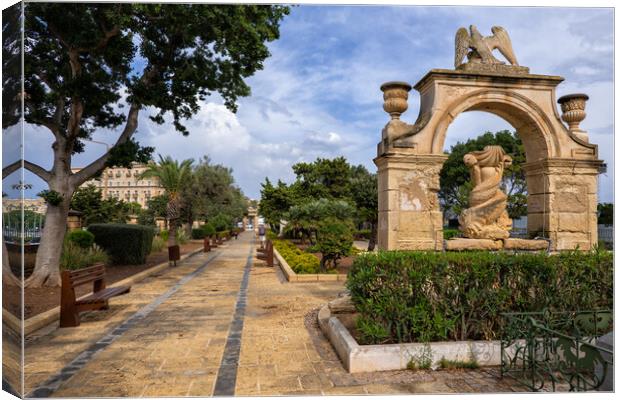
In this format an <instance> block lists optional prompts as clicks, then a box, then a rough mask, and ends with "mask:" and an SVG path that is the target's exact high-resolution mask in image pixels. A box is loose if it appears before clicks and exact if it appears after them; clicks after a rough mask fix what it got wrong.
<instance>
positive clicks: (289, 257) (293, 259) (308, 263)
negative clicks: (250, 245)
mask: <svg viewBox="0 0 620 400" xmlns="http://www.w3.org/2000/svg"><path fill="white" fill-rule="evenodd" d="M273 246H274V247H275V248H276V249H277V250H278V253H280V255H281V256H282V257H284V259H285V260H286V262H287V263H288V265H289V266H290V267H291V269H292V270H293V271H295V273H296V274H318V273H319V259H318V258H316V257H315V256H313V255H312V254H308V253H305V252H303V251H301V250H300V249H299V248H298V247H297V246H295V245H294V244H293V243H291V242H289V241H288V240H274V241H273Z"/></svg>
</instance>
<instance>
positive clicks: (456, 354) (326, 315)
mask: <svg viewBox="0 0 620 400" xmlns="http://www.w3.org/2000/svg"><path fill="white" fill-rule="evenodd" d="M318 322H319V326H320V327H321V330H322V331H323V333H324V334H325V336H327V338H328V339H329V341H330V342H331V344H332V346H333V347H334V349H335V350H336V353H337V354H338V356H339V357H340V359H341V360H342V363H343V364H344V367H345V368H346V370H347V371H348V372H350V373H353V372H375V371H392V370H402V369H407V364H408V363H409V362H410V361H412V360H414V361H418V360H420V359H423V358H425V357H428V358H430V361H431V368H432V369H436V368H437V367H438V365H439V362H440V361H441V359H442V358H445V359H446V360H449V361H462V362H467V361H471V360H472V359H475V360H476V362H477V363H478V365H480V366H499V365H501V342H500V341H499V340H488V341H486V340H480V341H460V342H431V343H399V344H386V345H360V344H358V343H357V341H356V340H355V338H354V337H353V336H352V335H351V333H350V332H349V330H348V329H347V328H346V327H345V326H344V325H343V324H342V322H341V321H340V320H339V319H338V317H336V316H334V315H332V312H331V310H330V307H329V305H326V306H324V307H323V308H322V309H321V310H320V311H319V314H318Z"/></svg>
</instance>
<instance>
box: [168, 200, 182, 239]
mask: <svg viewBox="0 0 620 400" xmlns="http://www.w3.org/2000/svg"><path fill="white" fill-rule="evenodd" d="M166 215H167V216H168V247H171V246H175V245H176V244H177V227H178V224H179V199H178V196H177V195H175V194H172V193H171V194H170V201H168V205H167V206H166Z"/></svg>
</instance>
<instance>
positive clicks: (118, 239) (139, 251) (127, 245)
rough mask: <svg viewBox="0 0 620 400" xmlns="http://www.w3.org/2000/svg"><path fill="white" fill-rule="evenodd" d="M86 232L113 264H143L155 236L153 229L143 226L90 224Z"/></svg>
mask: <svg viewBox="0 0 620 400" xmlns="http://www.w3.org/2000/svg"><path fill="white" fill-rule="evenodd" d="M88 230H89V231H90V232H91V233H92V234H93V235H95V243H96V244H97V245H98V246H100V247H101V248H103V249H104V250H105V251H106V252H107V253H108V255H109V256H110V261H111V262H112V263H113V264H144V263H145V262H146V257H147V256H148V255H149V253H150V252H151V246H152V245H153V236H155V229H153V228H152V227H150V226H145V225H132V224H91V225H89V226H88Z"/></svg>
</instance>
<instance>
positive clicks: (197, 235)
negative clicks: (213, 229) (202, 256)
mask: <svg viewBox="0 0 620 400" xmlns="http://www.w3.org/2000/svg"><path fill="white" fill-rule="evenodd" d="M204 238H205V231H204V230H203V229H202V227H200V228H194V229H192V239H204Z"/></svg>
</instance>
